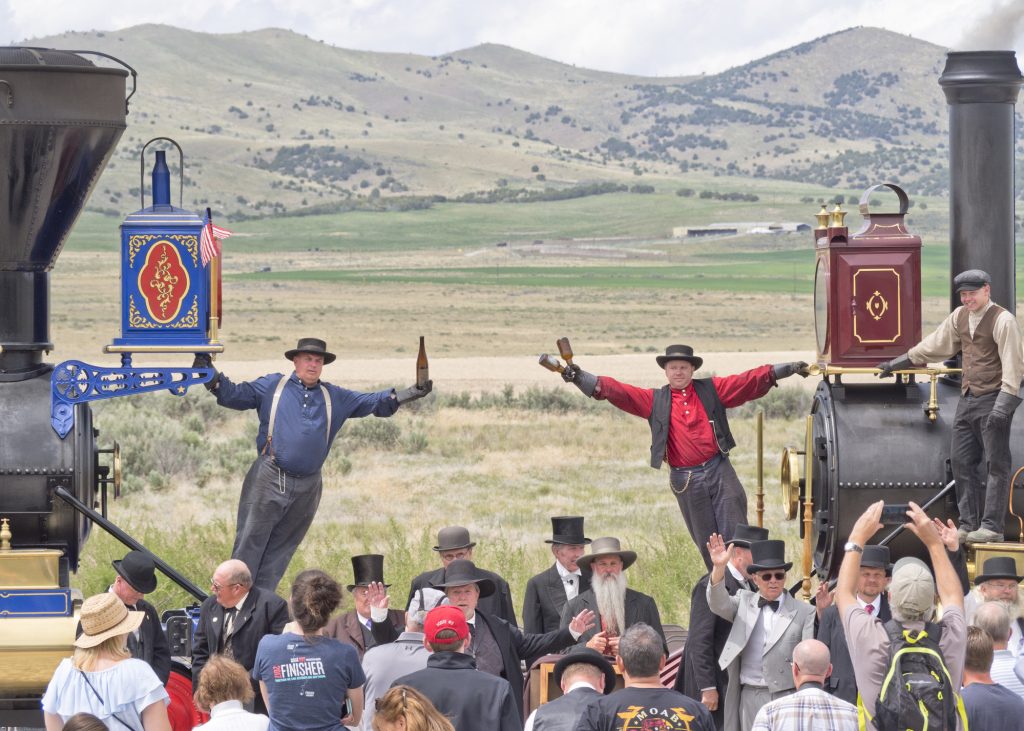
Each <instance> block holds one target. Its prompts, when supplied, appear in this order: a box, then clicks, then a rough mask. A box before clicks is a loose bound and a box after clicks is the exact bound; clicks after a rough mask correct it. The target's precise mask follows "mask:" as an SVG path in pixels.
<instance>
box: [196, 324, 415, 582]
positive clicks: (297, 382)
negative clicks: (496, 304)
mask: <svg viewBox="0 0 1024 731" xmlns="http://www.w3.org/2000/svg"><path fill="white" fill-rule="evenodd" d="M284 355H285V357H286V358H288V360H290V361H292V364H293V365H294V367H295V372H294V373H292V374H291V375H290V376H282V375H280V374H278V373H271V374H269V375H266V376H262V377H261V378H257V379H256V380H255V381H246V382H244V383H238V384H235V383H232V382H231V380H230V379H228V378H227V377H226V376H224V375H222V374H220V373H217V372H216V371H214V376H213V379H212V380H211V381H210V382H209V383H207V384H206V387H207V388H208V389H209V390H210V391H211V392H212V393H214V394H215V395H216V396H217V403H218V404H220V405H221V406H227V407H228V408H230V409H238V410H239V411H244V410H246V409H256V410H257V413H258V414H259V417H260V430H259V433H258V434H257V436H256V450H257V452H258V453H259V456H258V457H257V458H256V461H255V462H253V464H252V467H250V468H249V472H248V474H246V476H245V480H244V481H243V482H242V495H241V498H240V499H239V503H238V522H237V527H236V530H235V545H234V548H233V549H232V551H231V556H232V558H237V559H240V560H241V561H244V562H245V564H246V565H247V566H249V567H250V570H251V571H252V576H253V582H254V584H255V586H258V587H260V588H264V589H269V590H270V591H275V590H276V589H277V585H278V583H279V582H280V581H281V577H282V576H283V575H284V572H285V569H287V568H288V562H289V561H291V558H292V555H293V554H294V553H295V549H296V548H298V546H299V543H301V542H302V539H303V537H305V535H306V531H307V530H309V526H310V525H311V524H312V522H313V516H314V515H316V509H317V506H318V505H319V504H320V493H321V490H322V487H323V481H322V479H321V477H320V468H321V467H322V466H323V463H324V461H325V460H326V459H327V455H328V453H329V452H330V449H331V444H332V443H333V442H334V437H335V436H336V435H337V433H338V430H339V429H341V427H342V425H343V424H344V423H345V421H346V420H347V419H349V418H358V417H363V416H369V415H370V414H373V415H374V416H391V415H392V414H394V413H395V411H397V410H398V407H399V405H401V404H403V403H406V402H408V401H414V400H416V399H419V398H423V397H424V396H426V395H427V394H428V393H430V390H431V382H430V381H427V383H426V384H425V385H424V386H423V387H420V386H416V385H414V386H411V387H409V388H407V389H405V390H404V391H397V392H396V391H395V389H393V388H392V389H388V390H386V391H378V392H376V393H361V392H359V391H349V390H348V389H344V388H341V387H340V386H335V385H333V384H330V383H323V382H321V380H320V373H321V371H322V370H323V367H324V366H325V365H328V364H330V363H333V362H334V359H335V355H334V353H330V352H328V351H327V343H325V342H324V341H323V340H318V339H317V338H303V339H301V340H299V343H298V345H297V346H296V347H295V348H294V349H292V350H289V351H288V352H286V353H285V354H284ZM194 367H196V368H212V365H211V363H210V359H209V356H208V355H205V354H200V355H197V356H196V360H195V363H194Z"/></svg>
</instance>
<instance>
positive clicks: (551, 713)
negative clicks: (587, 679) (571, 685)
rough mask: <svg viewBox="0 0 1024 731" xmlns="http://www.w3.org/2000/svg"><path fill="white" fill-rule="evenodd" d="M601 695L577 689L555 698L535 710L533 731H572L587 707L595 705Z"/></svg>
mask: <svg viewBox="0 0 1024 731" xmlns="http://www.w3.org/2000/svg"><path fill="white" fill-rule="evenodd" d="M599 698H601V694H600V693H598V692H597V691H596V690H594V689H593V688H577V689H576V690H574V691H573V692H572V693H569V694H567V695H563V696H560V697H558V698H555V700H553V701H551V702H550V703H545V704H544V705H543V706H541V707H540V708H538V709H537V715H535V716H534V717H533V731H573V729H575V728H576V722H577V721H579V720H580V717H581V716H582V715H583V713H584V711H586V710H587V706H589V705H590V704H591V703H597V701H598V699H599Z"/></svg>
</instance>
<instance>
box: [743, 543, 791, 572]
mask: <svg viewBox="0 0 1024 731" xmlns="http://www.w3.org/2000/svg"><path fill="white" fill-rule="evenodd" d="M792 567H793V562H792V561H786V542H785V541H778V540H773V541H754V542H753V543H751V544H750V565H749V566H748V567H747V573H748V574H756V573H757V572H758V571H770V570H772V569H782V570H783V571H789V570H790V569H791V568H792Z"/></svg>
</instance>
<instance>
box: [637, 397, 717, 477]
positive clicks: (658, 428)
mask: <svg viewBox="0 0 1024 731" xmlns="http://www.w3.org/2000/svg"><path fill="white" fill-rule="evenodd" d="M690 383H691V385H692V386H693V392H694V393H696V394H697V398H698V399H700V403H701V405H702V406H703V407H704V413H706V414H707V415H708V421H710V422H711V430H712V431H713V432H714V434H715V441H716V442H717V444H718V450H719V451H720V452H721V453H722V455H724V456H728V454H729V450H731V449H732V448H733V447H735V446H736V440H735V439H733V438H732V432H731V431H730V430H729V419H728V418H726V416H725V407H724V406H723V405H722V400H721V399H720V398H718V391H716V390H715V384H714V383H713V382H712V381H711V379H710V378H695V379H694V380H692V381H690ZM671 416H672V389H671V388H670V387H669V386H668V384H666V385H664V386H662V387H661V388H658V389H655V391H654V401H653V403H652V404H651V416H650V418H649V419H648V420H647V422H648V423H649V424H650V425H651V467H653V468H654V469H656V470H657V469H660V468H661V463H662V462H663V461H665V449H666V447H667V446H668V427H669V421H670V419H671ZM676 466H677V467H690V466H692V465H676Z"/></svg>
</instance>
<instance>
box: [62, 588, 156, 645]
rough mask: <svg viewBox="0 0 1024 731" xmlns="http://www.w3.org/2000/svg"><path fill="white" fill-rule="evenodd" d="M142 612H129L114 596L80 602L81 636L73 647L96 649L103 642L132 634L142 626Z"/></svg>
mask: <svg viewBox="0 0 1024 731" xmlns="http://www.w3.org/2000/svg"><path fill="white" fill-rule="evenodd" d="M143 616H144V615H143V613H142V612H130V611H128V607H126V606H125V605H124V602H122V601H121V600H120V599H118V598H117V596H116V595H114V594H111V593H109V592H108V593H106V594H97V595H96V596H91V597H89V598H88V599H86V600H85V601H84V602H82V611H81V620H82V634H81V635H80V636H79V638H78V639H77V640H75V647H83V648H86V647H96V646H97V645H99V644H100V643H102V642H103V641H104V640H108V639H110V638H111V637H116V636H117V635H126V634H128V633H129V632H134V631H135V630H137V629H138V628H139V625H140V624H142V618H143Z"/></svg>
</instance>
